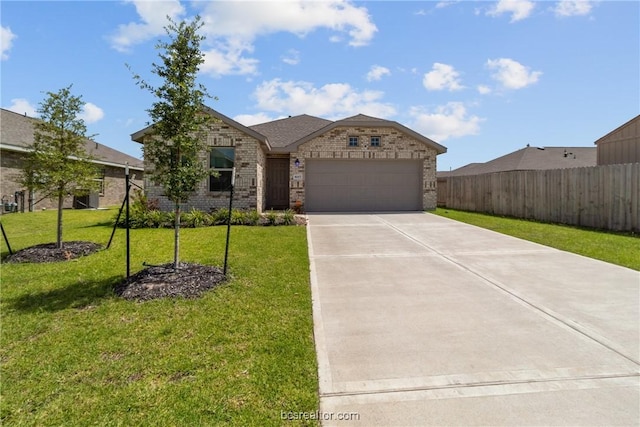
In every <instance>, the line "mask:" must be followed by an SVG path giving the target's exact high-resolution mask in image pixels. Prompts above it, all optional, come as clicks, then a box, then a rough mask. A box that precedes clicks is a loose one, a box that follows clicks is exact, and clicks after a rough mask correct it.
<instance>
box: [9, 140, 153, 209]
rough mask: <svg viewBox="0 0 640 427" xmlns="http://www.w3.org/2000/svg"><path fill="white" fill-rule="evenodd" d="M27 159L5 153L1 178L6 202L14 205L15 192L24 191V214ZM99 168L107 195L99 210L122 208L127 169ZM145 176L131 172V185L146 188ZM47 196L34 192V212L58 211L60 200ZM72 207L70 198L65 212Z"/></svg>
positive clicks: (22, 155) (26, 203)
mask: <svg viewBox="0 0 640 427" xmlns="http://www.w3.org/2000/svg"><path fill="white" fill-rule="evenodd" d="M24 156H25V153H22V152H16V151H10V150H2V156H1V158H0V161H1V169H2V173H1V174H0V194H1V195H2V198H3V199H4V200H9V201H10V202H13V201H14V194H15V192H16V191H24V192H25V211H27V210H28V209H29V208H28V204H29V195H28V191H27V189H26V188H24V187H23V186H22V185H21V184H20V179H21V175H22V171H23V168H24ZM98 168H100V169H104V191H103V193H102V194H101V195H100V196H99V197H98V204H99V205H98V207H110V206H119V205H120V204H121V203H122V200H123V199H124V195H125V184H124V182H125V181H124V178H125V176H124V168H122V167H114V166H104V165H98ZM143 175H144V172H143V171H138V170H131V172H130V177H131V179H132V182H133V183H135V184H137V185H139V186H142V184H143ZM134 176H135V177H134ZM134 188H135V187H134ZM45 196H46V194H43V193H40V192H35V193H33V194H32V195H31V197H32V199H33V203H36V202H37V203H36V204H35V205H34V206H33V208H34V210H40V209H57V208H58V201H57V200H51V199H49V198H44V199H42V198H43V197H45ZM41 199H42V200H41ZM72 207H73V197H72V196H69V197H67V198H65V201H64V208H72Z"/></svg>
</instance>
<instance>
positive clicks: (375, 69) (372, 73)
mask: <svg viewBox="0 0 640 427" xmlns="http://www.w3.org/2000/svg"><path fill="white" fill-rule="evenodd" d="M390 75H391V70H389V69H388V68H387V67H382V66H380V65H373V66H372V67H371V70H369V72H368V73H367V76H366V78H367V81H368V82H372V81H377V80H380V79H381V78H382V77H383V76H390Z"/></svg>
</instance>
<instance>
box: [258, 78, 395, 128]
mask: <svg viewBox="0 0 640 427" xmlns="http://www.w3.org/2000/svg"><path fill="white" fill-rule="evenodd" d="M254 96H255V98H256V100H257V102H258V103H257V107H258V108H259V109H261V110H265V111H273V112H277V113H281V114H284V115H289V114H290V115H298V114H310V115H314V116H320V117H324V118H327V119H341V118H344V117H348V116H352V115H355V114H359V113H362V114H367V115H371V116H376V117H384V118H389V117H390V116H393V115H395V114H396V109H395V108H394V107H393V106H392V105H391V104H388V103H384V102H382V100H381V99H382V97H383V96H384V93H383V92H380V91H372V90H364V91H358V90H356V89H354V88H352V87H351V86H350V85H349V84H347V83H330V84H326V85H324V86H322V87H320V88H316V87H315V86H314V85H313V84H312V83H308V82H302V81H281V80H280V79H274V80H270V81H265V82H263V83H262V84H260V85H259V86H258V87H257V88H256V90H255V92H254Z"/></svg>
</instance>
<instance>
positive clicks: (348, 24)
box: [202, 0, 378, 46]
mask: <svg viewBox="0 0 640 427" xmlns="http://www.w3.org/2000/svg"><path fill="white" fill-rule="evenodd" d="M202 17H203V20H204V22H205V27H204V28H203V30H204V32H205V33H206V35H207V36H213V37H229V38H238V39H241V40H245V41H252V40H254V39H255V38H256V37H257V36H260V35H265V34H272V33H277V32H282V31H286V32H290V33H293V34H297V35H299V36H304V35H306V34H308V33H310V32H312V31H314V30H316V29H318V28H328V29H331V30H333V31H337V32H339V33H346V34H348V35H349V38H350V40H349V44H350V45H351V46H363V45H366V44H368V43H369V41H371V39H372V38H373V36H374V34H375V33H376V31H378V29H377V28H376V26H375V25H374V24H373V22H372V21H371V18H370V16H369V14H368V12H367V9H366V8H364V7H356V6H354V5H353V4H351V2H349V1H344V0H329V1H303V0H291V1H286V2H272V1H263V2H229V1H225V2H209V3H207V4H206V7H205V10H204V11H203V13H202Z"/></svg>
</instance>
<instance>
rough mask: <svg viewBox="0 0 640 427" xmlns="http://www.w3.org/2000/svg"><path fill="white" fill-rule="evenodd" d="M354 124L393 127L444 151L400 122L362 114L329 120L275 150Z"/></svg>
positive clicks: (443, 149) (296, 146)
mask: <svg viewBox="0 0 640 427" xmlns="http://www.w3.org/2000/svg"><path fill="white" fill-rule="evenodd" d="M354 126H361V127H391V128H394V129H396V130H398V131H400V132H402V133H404V134H407V135H409V136H411V137H413V138H415V139H416V140H418V141H420V142H422V143H423V144H426V145H428V146H429V147H431V148H434V149H435V150H436V152H437V153H438V154H442V153H446V152H447V149H446V147H444V146H442V145H440V144H438V143H437V142H435V141H432V140H431V139H429V138H427V137H426V136H424V135H421V134H419V133H418V132H416V131H414V130H412V129H409V128H408V127H406V126H403V125H401V124H400V123H398V122H396V121H392V120H385V119H379V118H377V117H371V116H366V115H364V114H357V115H355V116H351V117H347V118H345V119H342V120H337V121H335V122H329V123H328V124H327V125H326V126H323V127H322V128H319V129H317V130H315V131H314V132H312V133H310V134H307V135H305V136H303V137H302V138H300V139H297V140H295V141H294V142H292V143H290V144H289V145H286V146H284V147H279V149H278V150H277V151H281V152H291V151H294V150H296V149H297V148H298V147H299V146H300V145H301V144H304V143H305V142H308V141H310V140H312V139H313V138H315V137H317V136H319V135H322V134H324V133H326V132H329V131H330V130H332V129H335V128H337V127H354Z"/></svg>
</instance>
